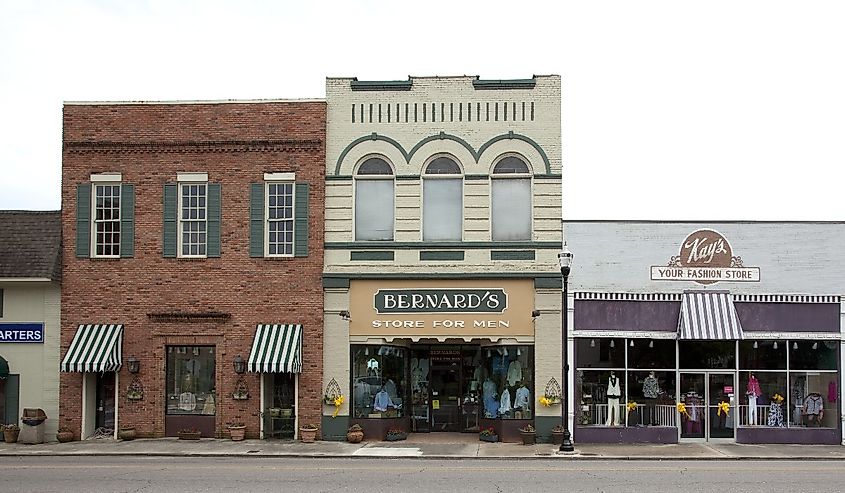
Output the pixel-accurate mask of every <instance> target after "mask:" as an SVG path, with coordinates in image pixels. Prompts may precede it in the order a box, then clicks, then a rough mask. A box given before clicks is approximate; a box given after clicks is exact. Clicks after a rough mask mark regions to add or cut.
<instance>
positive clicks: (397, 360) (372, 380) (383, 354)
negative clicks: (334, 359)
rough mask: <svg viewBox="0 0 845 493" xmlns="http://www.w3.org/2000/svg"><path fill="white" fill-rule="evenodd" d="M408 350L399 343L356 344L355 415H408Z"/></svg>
mask: <svg viewBox="0 0 845 493" xmlns="http://www.w3.org/2000/svg"><path fill="white" fill-rule="evenodd" d="M407 352H408V351H407V349H405V348H402V347H395V346H385V345H380V346H379V345H371V346H352V416H353V417H355V418H398V417H402V416H405V414H406V410H405V408H404V404H405V402H406V401H407V396H406V392H407V390H408V385H407V382H406V377H405V375H406V373H407V372H406V369H407V368H408V367H407V363H408V361H407V356H406V355H407ZM417 383H418V384H419V383H420V382H419V381H418V382H417Z"/></svg>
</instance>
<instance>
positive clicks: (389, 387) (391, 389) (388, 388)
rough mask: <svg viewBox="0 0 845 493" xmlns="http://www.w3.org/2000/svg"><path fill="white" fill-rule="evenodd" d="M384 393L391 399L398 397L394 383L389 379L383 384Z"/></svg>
mask: <svg viewBox="0 0 845 493" xmlns="http://www.w3.org/2000/svg"><path fill="white" fill-rule="evenodd" d="M384 391H385V392H387V395H389V396H390V398H391V399H396V398H397V397H398V396H397V395H396V383H395V382H394V381H393V379H391V378H388V379H387V381H386V382H384Z"/></svg>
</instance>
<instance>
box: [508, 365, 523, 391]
mask: <svg viewBox="0 0 845 493" xmlns="http://www.w3.org/2000/svg"><path fill="white" fill-rule="evenodd" d="M521 381H522V365H521V364H520V363H519V361H516V360H514V361H511V364H510V365H508V385H510V386H514V385H516V384H517V383H519V382H521Z"/></svg>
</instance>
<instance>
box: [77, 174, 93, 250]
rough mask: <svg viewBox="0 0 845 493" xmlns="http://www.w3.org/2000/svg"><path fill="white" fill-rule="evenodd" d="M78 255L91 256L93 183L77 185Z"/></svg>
mask: <svg viewBox="0 0 845 493" xmlns="http://www.w3.org/2000/svg"><path fill="white" fill-rule="evenodd" d="M76 256H77V257H90V256H91V184H90V183H80V184H79V185H77V186H76Z"/></svg>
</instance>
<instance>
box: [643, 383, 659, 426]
mask: <svg viewBox="0 0 845 493" xmlns="http://www.w3.org/2000/svg"><path fill="white" fill-rule="evenodd" d="M659 393H660V386H659V385H658V382H657V378H656V377H655V376H654V372H653V371H650V372H648V376H647V377H645V380H643V397H644V398H645V416H644V424H646V425H653V424H657V423H655V420H654V410H655V403H656V400H657V395H658V394H659Z"/></svg>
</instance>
